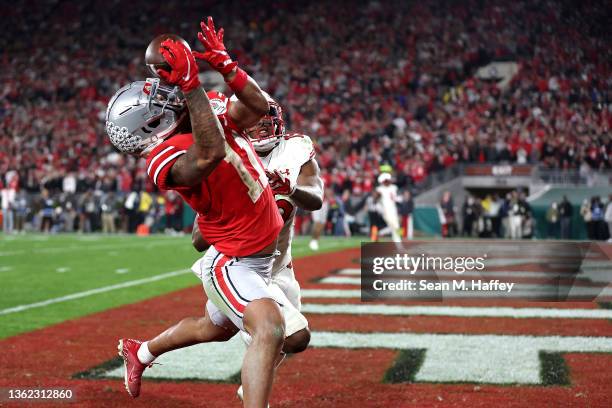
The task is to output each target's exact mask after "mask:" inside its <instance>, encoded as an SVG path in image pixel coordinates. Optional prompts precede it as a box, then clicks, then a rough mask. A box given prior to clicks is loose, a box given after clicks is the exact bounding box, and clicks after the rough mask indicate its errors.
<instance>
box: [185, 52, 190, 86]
mask: <svg viewBox="0 0 612 408" xmlns="http://www.w3.org/2000/svg"><path fill="white" fill-rule="evenodd" d="M183 52H184V53H185V58H186V59H187V75H185V76H184V77H183V81H189V75H190V74H191V61H189V55H187V51H185V50H183Z"/></svg>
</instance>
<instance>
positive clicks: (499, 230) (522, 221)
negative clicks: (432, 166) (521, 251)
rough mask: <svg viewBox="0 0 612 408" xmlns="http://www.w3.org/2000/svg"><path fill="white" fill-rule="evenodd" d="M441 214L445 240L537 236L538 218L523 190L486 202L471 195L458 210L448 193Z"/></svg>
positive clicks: (487, 199)
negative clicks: (534, 214) (459, 237)
mask: <svg viewBox="0 0 612 408" xmlns="http://www.w3.org/2000/svg"><path fill="white" fill-rule="evenodd" d="M438 212H439V218H440V223H441V224H442V236H444V237H457V236H461V237H479V238H510V239H530V238H533V237H534V236H535V218H534V216H533V212H532V209H531V206H530V205H529V203H528V202H527V199H526V196H525V192H523V191H520V190H512V191H510V192H508V193H506V194H505V195H503V194H496V193H493V194H487V195H486V196H485V197H484V198H479V197H477V196H474V195H472V194H467V195H466V197H465V201H464V202H463V203H462V204H461V206H456V205H455V203H454V201H453V197H452V195H451V194H450V192H445V193H444V194H443V195H442V198H441V200H440V203H439V205H438ZM568 234H569V230H568ZM568 238H569V235H568Z"/></svg>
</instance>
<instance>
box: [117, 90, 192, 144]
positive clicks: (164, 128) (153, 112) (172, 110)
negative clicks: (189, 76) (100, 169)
mask: <svg viewBox="0 0 612 408" xmlns="http://www.w3.org/2000/svg"><path fill="white" fill-rule="evenodd" d="M186 106H187V105H186V103H185V99H184V97H183V94H182V93H181V91H180V90H179V89H178V88H177V87H170V86H167V85H162V84H160V80H159V78H148V79H147V80H146V81H136V82H132V83H131V84H129V85H126V86H124V87H123V88H121V89H119V91H117V93H116V94H115V95H114V96H113V97H112V98H111V100H110V102H109V103H108V107H107V109H106V133H107V134H108V137H109V138H110V141H111V143H112V144H113V146H115V147H116V148H117V149H118V150H119V151H121V152H122V153H128V154H131V155H135V156H146V155H147V154H148V153H149V152H150V151H151V150H152V149H153V148H154V147H155V146H157V145H159V144H160V143H161V142H163V141H164V139H166V138H168V137H169V136H171V135H172V134H173V133H174V131H175V130H176V129H177V128H178V126H179V125H180V124H181V122H182V121H183V120H184V119H185V117H186V116H187V108H186Z"/></svg>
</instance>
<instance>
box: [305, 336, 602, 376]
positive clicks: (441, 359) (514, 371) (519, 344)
mask: <svg viewBox="0 0 612 408" xmlns="http://www.w3.org/2000/svg"><path fill="white" fill-rule="evenodd" d="M310 345H311V346H313V347H339V348H365V347H372V348H389V349H425V350H426V353H425V359H424V361H423V364H422V365H421V367H420V368H419V370H418V372H417V374H416V376H415V380H416V381H417V382H469V383H488V384H541V378H540V371H541V363H540V358H539V353H540V351H546V352H559V353H565V352H581V353H602V352H603V353H610V352H612V338H611V337H582V336H580V337H579V336H567V337H566V336H507V335H467V334H415V333H346V332H315V333H313V334H312V340H311V342H310Z"/></svg>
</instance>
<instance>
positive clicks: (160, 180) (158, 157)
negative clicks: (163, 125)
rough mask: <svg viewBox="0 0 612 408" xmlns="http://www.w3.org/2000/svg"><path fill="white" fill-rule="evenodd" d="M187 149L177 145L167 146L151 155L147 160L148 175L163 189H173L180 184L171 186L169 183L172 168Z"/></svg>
mask: <svg viewBox="0 0 612 408" xmlns="http://www.w3.org/2000/svg"><path fill="white" fill-rule="evenodd" d="M186 152H187V150H184V149H180V148H178V147H175V146H166V147H164V148H162V149H160V150H158V151H157V152H154V154H151V156H149V159H148V160H147V175H148V176H149V178H150V179H151V181H153V184H155V185H156V186H157V187H159V188H160V189H162V190H172V189H176V187H180V186H169V185H168V183H167V180H168V175H169V174H170V169H171V168H172V166H173V165H174V163H176V161H177V160H178V158H179V157H181V156H182V155H184V154H185V153H186Z"/></svg>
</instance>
